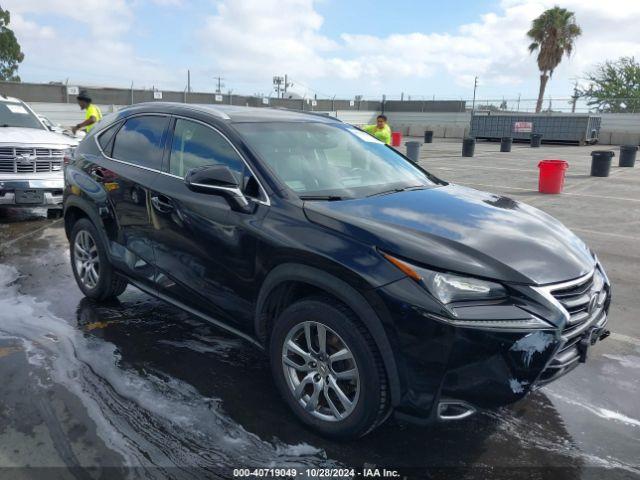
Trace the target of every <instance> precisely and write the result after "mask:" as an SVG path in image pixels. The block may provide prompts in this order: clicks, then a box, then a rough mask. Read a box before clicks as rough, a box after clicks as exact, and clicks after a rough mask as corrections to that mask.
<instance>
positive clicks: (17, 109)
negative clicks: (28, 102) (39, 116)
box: [7, 103, 28, 115]
mask: <svg viewBox="0 0 640 480" xmlns="http://www.w3.org/2000/svg"><path fill="white" fill-rule="evenodd" d="M7 108H8V109H9V110H11V111H12V112H13V113H22V114H23V115H26V114H27V113H28V112H27V110H26V109H25V108H24V107H23V106H22V105H12V104H11V103H7Z"/></svg>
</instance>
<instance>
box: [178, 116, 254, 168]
mask: <svg viewBox="0 0 640 480" xmlns="http://www.w3.org/2000/svg"><path fill="white" fill-rule="evenodd" d="M205 165H226V166H227V167H229V168H230V169H231V171H233V172H234V173H235V174H236V176H237V178H238V179H241V178H242V172H243V170H244V164H243V162H242V159H241V158H240V156H239V155H238V153H237V152H236V151H235V150H234V149H233V147H232V146H231V144H230V143H229V142H228V141H227V140H226V139H225V138H224V137H223V136H222V135H220V134H219V133H218V132H216V131H215V130H213V129H211V128H209V127H207V126H205V125H202V124H200V123H196V122H191V121H189V120H184V119H181V118H178V119H177V120H176V126H175V130H174V133H173V143H172V146H171V158H170V162H169V172H170V173H171V174H173V175H177V176H179V177H184V176H185V175H186V174H187V172H188V171H189V170H191V169H192V168H198V167H202V166H205Z"/></svg>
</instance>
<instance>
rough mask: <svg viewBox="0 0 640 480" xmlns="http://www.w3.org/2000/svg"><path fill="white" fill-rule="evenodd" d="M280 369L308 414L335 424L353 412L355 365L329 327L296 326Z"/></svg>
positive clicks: (357, 379) (357, 388) (284, 348)
mask: <svg viewBox="0 0 640 480" xmlns="http://www.w3.org/2000/svg"><path fill="white" fill-rule="evenodd" d="M282 368H283V370H284V375H285V379H286V382H287V385H288V387H289V389H290V391H291V394H292V395H293V396H294V398H295V399H296V401H297V402H298V403H299V404H300V405H301V406H302V408H303V409H304V410H305V411H306V412H308V413H309V414H310V415H312V416H314V417H316V418H319V419H321V420H324V421H331V422H336V421H341V420H344V419H345V418H347V417H348V416H349V415H350V414H351V413H352V412H353V410H354V408H355V406H356V404H357V402H358V397H359V395H360V375H359V374H358V366H357V364H356V360H355V357H354V356H353V353H352V352H351V350H350V349H349V347H348V346H347V344H346V342H345V341H344V340H343V339H342V338H341V337H340V336H339V335H338V334H337V333H336V332H335V331H333V330H332V329H331V328H329V327H327V326H326V325H323V324H322V323H319V322H310V321H308V322H302V323H299V324H297V325H295V326H294V327H293V328H292V329H291V331H290V332H289V333H288V335H287V337H286V338H285V341H284V345H283V346H282Z"/></svg>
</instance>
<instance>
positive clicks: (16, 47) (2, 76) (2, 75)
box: [0, 7, 24, 82]
mask: <svg viewBox="0 0 640 480" xmlns="http://www.w3.org/2000/svg"><path fill="white" fill-rule="evenodd" d="M9 22H11V15H10V14H9V11H8V10H3V9H2V7H0V80H2V81H12V82H19V81H20V77H19V76H18V75H17V71H18V65H19V64H20V62H22V60H24V53H22V50H20V44H19V43H18V40H17V39H16V36H15V35H14V33H13V30H11V29H10V28H9Z"/></svg>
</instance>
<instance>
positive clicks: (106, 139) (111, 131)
mask: <svg viewBox="0 0 640 480" xmlns="http://www.w3.org/2000/svg"><path fill="white" fill-rule="evenodd" d="M120 125H122V122H117V123H115V124H113V125H111V126H110V127H109V128H107V129H106V130H105V131H104V132H102V133H100V136H99V137H98V143H100V148H102V151H103V152H104V153H106V154H107V155H109V156H111V147H112V146H113V136H114V135H115V133H116V132H117V131H118V127H120Z"/></svg>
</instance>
